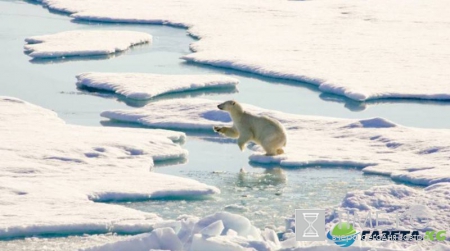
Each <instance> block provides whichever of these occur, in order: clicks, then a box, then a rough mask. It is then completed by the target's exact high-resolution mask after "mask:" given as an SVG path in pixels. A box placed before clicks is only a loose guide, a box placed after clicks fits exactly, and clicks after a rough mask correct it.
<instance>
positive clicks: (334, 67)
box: [39, 0, 450, 100]
mask: <svg viewBox="0 0 450 251" xmlns="http://www.w3.org/2000/svg"><path fill="white" fill-rule="evenodd" d="M39 1H40V2H42V3H43V4H44V5H46V6H48V7H49V8H51V9H54V10H59V11H64V12H68V13H72V17H74V18H76V19H82V20H91V21H104V22H127V23H156V24H169V25H174V26H183V27H188V28H189V32H190V33H191V34H192V35H194V36H196V37H198V38H200V40H199V41H197V42H195V43H193V44H192V45H191V49H192V50H193V51H194V53H192V54H189V55H187V56H185V57H184V58H185V59H186V60H188V61H194V62H200V63H205V64H211V65H216V66H222V67H230V68H234V69H240V70H244V71H248V72H254V73H258V74H262V75H266V76H274V77H280V78H288V79H295V80H301V81H306V82H309V83H311V84H314V85H317V86H318V87H319V89H320V90H322V91H324V92H331V93H336V94H339V95H344V96H347V97H349V98H351V99H355V100H367V99H376V98H388V97H393V98H407V97H408V98H423V99H450V84H449V79H450V71H448V70H447V66H448V65H450V46H448V40H449V38H450V27H449V26H448V23H449V22H450V15H448V12H449V11H450V9H449V5H448V1H447V0H431V1H430V0H415V1H407V0H399V1H389V0H370V1H360V0H313V1H278V0H267V1H259V0H248V1H240V0H231V1H220V0H186V1H183V3H180V2H179V1H178V0H153V1H147V0H127V1H125V0H122V1H116V0H105V1H96V0H79V1H72V0H39Z"/></svg>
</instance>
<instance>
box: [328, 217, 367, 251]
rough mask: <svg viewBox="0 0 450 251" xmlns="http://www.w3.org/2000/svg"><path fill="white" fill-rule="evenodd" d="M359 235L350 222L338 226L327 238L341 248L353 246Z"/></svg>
mask: <svg viewBox="0 0 450 251" xmlns="http://www.w3.org/2000/svg"><path fill="white" fill-rule="evenodd" d="M358 235H359V233H358V232H356V230H355V229H354V228H353V225H352V224H350V223H348V222H341V223H339V224H336V225H335V226H334V227H333V229H332V230H331V231H328V234H327V238H328V239H329V240H331V241H333V242H334V243H335V244H336V245H338V246H340V247H348V246H351V245H352V244H353V243H354V242H355V240H356V238H357V237H358Z"/></svg>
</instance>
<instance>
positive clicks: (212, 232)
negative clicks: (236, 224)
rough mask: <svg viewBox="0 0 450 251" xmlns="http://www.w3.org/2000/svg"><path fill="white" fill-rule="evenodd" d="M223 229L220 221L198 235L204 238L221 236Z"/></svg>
mask: <svg viewBox="0 0 450 251" xmlns="http://www.w3.org/2000/svg"><path fill="white" fill-rule="evenodd" d="M223 229H224V226H223V223H222V221H221V220H218V221H216V222H213V223H211V224H210V225H208V226H207V227H205V228H203V229H202V230H201V231H200V233H201V234H202V235H203V236H205V237H211V236H218V235H221V234H222V231H223Z"/></svg>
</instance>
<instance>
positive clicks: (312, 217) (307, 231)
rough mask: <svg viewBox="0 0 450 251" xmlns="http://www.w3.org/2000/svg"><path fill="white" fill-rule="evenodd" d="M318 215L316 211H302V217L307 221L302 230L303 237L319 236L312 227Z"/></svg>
mask: <svg viewBox="0 0 450 251" xmlns="http://www.w3.org/2000/svg"><path fill="white" fill-rule="evenodd" d="M318 216H319V214H318V213H303V219H305V221H306V222H308V227H307V228H306V229H305V231H304V232H303V237H306V238H312V237H319V233H318V232H317V230H316V229H315V228H314V227H313V223H314V222H316V220H317V217H318Z"/></svg>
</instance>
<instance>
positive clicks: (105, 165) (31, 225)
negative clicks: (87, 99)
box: [0, 97, 219, 238]
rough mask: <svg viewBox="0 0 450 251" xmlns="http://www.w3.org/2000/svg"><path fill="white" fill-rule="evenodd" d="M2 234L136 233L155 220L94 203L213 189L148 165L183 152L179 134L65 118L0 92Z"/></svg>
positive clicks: (202, 193) (197, 193)
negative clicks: (87, 123)
mask: <svg viewBox="0 0 450 251" xmlns="http://www.w3.org/2000/svg"><path fill="white" fill-rule="evenodd" d="M0 121H1V123H0V139H1V140H0V159H1V162H0V212H1V214H0V238H7V237H19V236H32V235H39V234H80V233H104V232H119V233H139V232H144V231H148V230H151V229H152V228H153V225H154V224H155V223H157V222H159V221H161V219H160V218H159V217H157V216H156V215H154V214H150V213H144V212H140V211H136V210H133V209H129V208H126V207H123V206H118V205H113V204H105V203H97V202H101V201H109V200H141V199H151V198H162V197H170V196H182V197H190V196H205V195H211V194H214V193H217V192H219V190H218V189H217V188H215V187H211V186H207V185H205V184H202V183H199V182H197V181H194V180H190V179H185V178H179V177H175V176H169V175H163V174H157V173H153V172H150V169H151V168H152V167H153V166H154V161H164V160H177V159H183V158H186V156H187V151H186V150H184V149H182V148H181V147H180V145H179V144H177V143H173V142H172V141H173V140H181V139H183V138H184V137H185V135H184V134H183V133H179V132H173V131H166V130H143V129H129V128H109V127H83V126H75V125H67V124H65V123H64V122H63V121H62V120H61V119H59V118H58V117H57V115H56V114H55V113H54V112H52V111H49V110H47V109H43V108H41V107H38V106H35V105H32V104H30V103H27V102H24V101H21V100H18V99H15V98H8V97H0Z"/></svg>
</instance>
